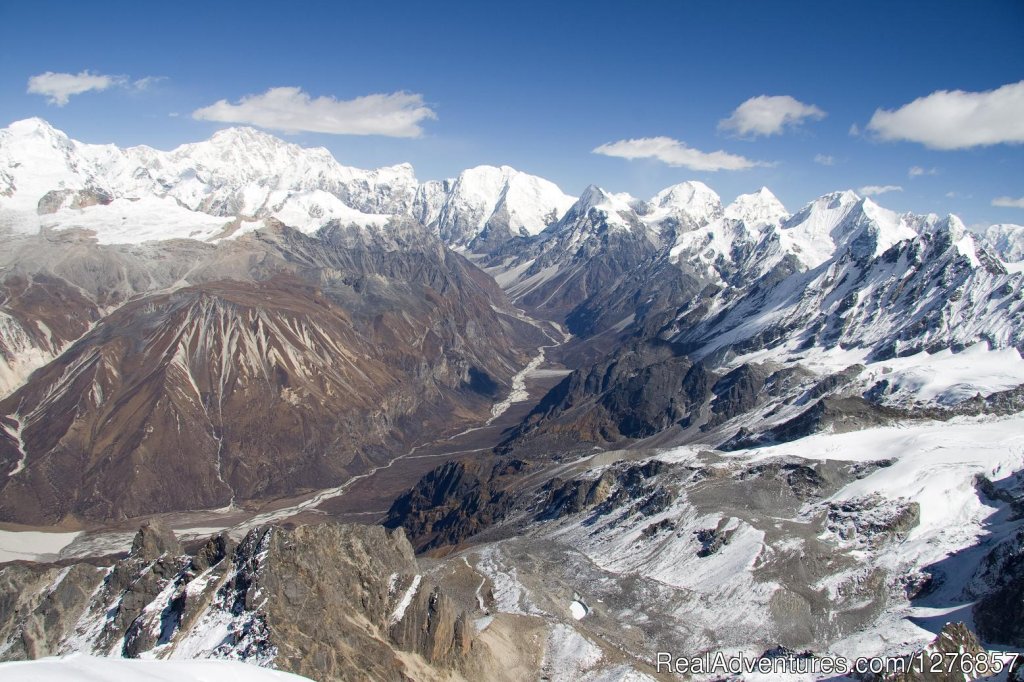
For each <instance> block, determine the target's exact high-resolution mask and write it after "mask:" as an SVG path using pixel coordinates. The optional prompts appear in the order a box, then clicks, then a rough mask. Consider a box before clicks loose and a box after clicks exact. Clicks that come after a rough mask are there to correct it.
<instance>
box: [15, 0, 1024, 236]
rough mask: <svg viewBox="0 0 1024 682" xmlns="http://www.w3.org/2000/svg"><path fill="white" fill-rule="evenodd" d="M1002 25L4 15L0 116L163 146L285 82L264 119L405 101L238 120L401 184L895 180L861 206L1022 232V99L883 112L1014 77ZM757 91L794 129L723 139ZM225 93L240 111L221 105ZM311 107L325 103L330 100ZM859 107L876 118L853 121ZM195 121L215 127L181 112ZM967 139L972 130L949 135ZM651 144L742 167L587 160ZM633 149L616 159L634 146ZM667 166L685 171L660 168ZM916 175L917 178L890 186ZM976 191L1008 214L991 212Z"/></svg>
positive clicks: (600, 13)
mask: <svg viewBox="0 0 1024 682" xmlns="http://www.w3.org/2000/svg"><path fill="white" fill-rule="evenodd" d="M1022 35H1024V2H1021V1H1020V0H1006V1H1004V2H995V1H993V2H985V1H980V2H934V1H932V2H891V0H890V1H889V2H845V3H838V2H836V3H832V2H722V1H719V2H645V3H624V2H620V3H613V2H594V1H591V2H586V3H572V2H563V3H551V2H548V3H541V2H529V1H528V2H517V3H501V4H499V3H486V2H464V3H445V2H430V3H424V2H407V3H406V2H378V3H327V2H323V3H318V2H309V3H287V4H286V3H258V2H248V3H227V2H224V3H215V2H204V3H187V2H179V3H162V4H161V5H156V4H152V3H140V2H130V3H127V2H126V3H120V2H106V3H81V2H60V3H55V2H46V1H37V2H32V3H13V2H5V3H3V4H2V5H0V125H6V124H7V123H9V122H10V121H13V120H17V119H20V118H25V117H28V116H41V117H43V118H46V119H47V120H49V121H50V122H51V123H53V124H54V125H55V126H57V127H58V128H61V129H63V130H65V131H66V132H67V133H68V134H69V135H71V136H72V137H74V138H76V139H80V140H83V141H87V142H114V143H117V144H119V145H131V144H149V145H152V146H155V147H159V148H170V147H173V146H175V145H177V144H180V143H183V142H188V141H195V140H199V139H204V138H206V137H208V136H209V135H210V134H211V133H212V132H213V131H215V130H216V129H218V128H220V127H225V126H227V125H230V124H229V123H227V122H224V120H226V119H229V118H231V117H235V118H240V117H241V118H245V117H246V116H249V115H250V114H252V112H253V111H257V112H258V110H259V109H260V107H261V106H266V105H267V101H265V100H264V99H263V98H264V95H267V93H268V91H270V90H271V89H272V88H282V87H289V88H295V89H296V90H294V91H288V92H286V93H283V95H282V91H279V92H278V95H281V96H282V97H284V105H288V104H289V102H293V103H294V102H297V103H298V104H299V105H302V103H303V101H306V102H307V103H308V100H303V99H302V98H303V97H306V96H308V97H309V98H311V99H312V100H314V101H315V100H316V99H317V98H321V97H324V98H334V100H338V101H340V102H342V107H343V108H344V107H346V106H348V105H344V104H343V103H344V102H345V101H349V100H356V99H357V98H361V97H366V96H368V95H373V94H386V95H393V94H394V93H406V95H404V96H399V97H405V98H406V99H385V100H383V101H376V100H357V102H356V104H355V105H353V106H354V108H355V109H357V110H358V111H362V112H363V115H364V118H365V116H367V115H368V116H371V118H372V116H373V115H374V111H375V110H374V107H377V106H383V107H385V109H388V111H390V113H391V114H394V115H395V116H397V117H398V118H395V119H394V120H392V119H380V120H383V121H384V123H381V125H382V126H383V127H382V128H381V130H379V131H376V132H384V133H386V134H371V135H355V134H329V133H324V132H309V131H305V132H302V131H298V132H292V133H285V132H282V130H280V129H273V128H274V125H275V124H274V123H273V120H271V119H267V118H265V117H264V118H258V119H256V120H259V121H264V122H267V121H269V124H268V125H267V126H265V127H269V128H271V129H272V130H271V132H274V133H275V134H280V135H282V136H283V137H285V138H286V139H289V140H292V141H295V142H298V143H300V144H303V145H323V146H326V147H328V148H329V149H330V150H331V151H332V152H333V153H334V154H335V156H336V157H337V158H338V159H339V161H341V162H342V163H345V164H349V165H354V166H361V167H375V166H380V165H385V164H391V163H398V162H402V161H409V162H411V163H412V164H413V165H414V166H415V167H416V170H417V175H418V176H419V177H420V178H421V179H433V178H442V177H450V176H452V175H454V174H456V173H457V172H458V171H459V170H460V169H462V168H466V167H469V166H473V165H477V164H482V163H489V164H508V165H511V166H514V167H516V168H519V169H521V170H524V171H528V172H531V173H535V174H537V175H541V176H544V177H547V178H549V179H551V180H553V181H555V182H557V183H558V184H559V185H560V186H562V188H563V189H564V190H565V191H567V192H569V193H573V194H575V193H579V192H580V191H581V190H582V189H583V188H584V187H585V186H586V185H588V184H590V183H596V184H599V185H601V186H603V187H605V188H607V189H610V190H613V191H628V192H630V193H632V194H634V195H637V196H641V197H647V196H650V195H651V194H653V193H654V192H655V191H657V190H658V189H660V188H662V187H664V186H667V185H669V184H673V183H675V182H680V181H682V180H687V179H699V180H702V181H704V182H706V183H708V184H709V185H710V186H711V187H712V188H714V189H715V190H716V191H718V192H719V193H720V194H721V195H722V196H723V198H724V199H725V200H727V201H728V200H731V199H732V198H733V197H734V196H735V195H736V194H739V193H741V192H749V191H754V190H756V189H757V188H759V187H760V186H762V185H767V186H768V187H769V188H771V189H772V190H773V191H774V192H775V193H776V194H777V195H778V196H779V197H780V198H781V199H782V200H783V202H784V203H786V205H787V207H788V208H789V209H790V210H796V209H797V208H798V207H799V206H800V205H801V204H803V203H805V202H806V201H808V200H810V199H812V198H813V197H815V196H818V195H820V194H822V193H825V192H828V191H831V190H835V189H845V188H854V189H858V188H861V187H865V186H876V187H885V186H896V187H900V188H902V189H901V190H890V191H889V192H887V193H885V194H883V195H880V196H878V197H877V200H878V201H879V203H881V204H882V205H884V206H888V207H890V208H894V209H897V210H913V211H916V212H928V211H934V212H937V213H946V212H955V213H958V214H960V215H961V216H962V217H963V218H964V220H965V221H966V222H968V223H969V224H971V223H993V222H1016V223H1024V201H1021V202H1019V203H1021V204H1022V205H1021V206H1019V207H1018V206H1014V205H1012V204H1013V203H1015V201H1016V200H1017V199H1024V145H1022V144H1021V141H1022V140H1024V136H1022V135H1021V133H1020V130H1019V128H1020V125H1018V124H1015V123H1014V120H1013V119H1014V118H1016V119H1019V120H1021V121H1024V108H1022V107H1021V101H1022V100H1021V97H1024V86H1021V88H1020V89H1019V90H1020V92H1019V93H1018V89H1005V90H1003V91H999V93H998V97H997V98H994V99H992V101H991V102H989V100H988V99H985V100H984V101H981V106H982V108H983V109H984V108H985V107H988V106H989V105H991V107H994V108H995V110H996V112H995V114H992V116H990V117H989V118H988V119H985V120H984V121H983V122H982V123H979V124H978V125H975V123H976V121H975V119H971V118H968V119H966V120H967V123H964V124H960V125H958V124H957V122H956V121H955V120H951V121H949V122H947V123H946V128H943V127H942V126H941V125H940V126H938V130H937V131H924V132H921V131H922V130H923V129H925V128H927V127H928V126H927V125H924V126H922V125H920V121H921V119H920V116H922V115H924V116H926V117H927V121H926V122H928V123H930V122H931V121H932V120H933V119H936V118H937V117H941V116H945V115H946V112H950V115H951V116H953V115H955V113H956V112H957V111H960V109H961V108H960V107H959V104H958V103H962V102H961V101H960V100H959V99H957V97H956V96H954V97H953V98H951V99H948V101H947V100H945V99H942V98H937V99H929V100H927V101H926V102H925V103H924V104H923V105H922V107H923V109H922V110H921V111H916V112H915V111H910V110H907V111H900V109H901V107H904V106H905V105H908V104H910V103H911V102H913V101H914V100H916V99H918V98H922V97H927V96H929V95H931V94H932V93H935V92H937V91H944V90H949V91H955V90H961V91H964V92H966V93H985V92H988V91H993V90H996V89H998V88H1001V87H1004V86H1013V85H1015V84H1017V83H1020V82H1021V81H1024V39H1022V38H1021V36H1022ZM83 71H88V72H89V73H90V74H91V75H92V76H108V77H110V78H111V79H112V80H110V81H108V82H107V86H106V87H105V89H102V90H95V89H94V90H90V91H83V92H81V93H79V94H70V95H66V102H64V103H63V104H62V105H61V103H59V102H57V101H55V96H54V94H53V92H55V90H54V88H58V89H59V88H60V87H66V84H64V85H62V83H63V82H62V81H61V82H59V83H57V84H56V85H55V84H54V81H53V79H52V78H51V79H49V80H45V79H44V80H42V81H38V82H37V86H36V87H35V89H36V90H37V92H36V93H31V92H28V90H29V89H30V88H29V79H30V78H32V77H33V76H40V75H43V74H47V73H48V72H49V73H51V74H65V73H66V74H73V75H76V76H77V75H81V74H82V72H83ZM144 79H145V80H144ZM140 81H142V82H140ZM47 92H48V93H50V94H46V93H47ZM66 92H67V91H66V90H65V93H66ZM39 93H43V94H39ZM289 93H290V94H289ZM763 95H767V96H772V97H775V98H780V97H783V96H785V97H787V98H792V100H788V99H787V100H781V99H773V100H770V101H769V102H768V104H769V105H771V106H773V107H774V106H776V105H785V104H787V103H788V104H789V105H792V106H796V107H797V109H796V110H795V111H797V114H798V115H796V117H795V118H791V119H780V120H789V124H788V125H782V126H779V125H775V126H774V128H775V129H774V130H773V129H772V128H773V124H772V123H771V122H769V123H767V124H764V123H763V124H762V127H761V128H760V129H754V128H750V127H749V125H748V126H747V127H743V125H734V126H733V127H732V128H729V127H728V126H726V127H723V124H722V123H721V122H722V121H723V120H725V119H729V117H730V116H731V115H733V112H734V111H735V110H736V109H737V107H740V105H741V104H743V103H744V102H746V101H747V100H749V99H751V98H754V97H758V96H763ZM409 96H412V97H411V98H410V97H409ZM244 97H254V98H256V99H254V100H252V101H250V103H249V106H246V107H241V108H240V107H239V102H240V101H241V100H242V98H244ZM972 97H973V96H970V95H965V96H964V98H962V99H963V101H965V102H967V101H969V102H975V100H974V99H971V98H972ZM58 99H59V96H58ZM996 99H998V101H996ZM222 100H224V102H223V103H222V105H221V106H219V107H216V106H215V105H216V103H218V102H221V101H222ZM940 100H941V101H940ZM979 101H980V100H979ZM794 102H795V105H794V104H793V103H794ZM314 103H315V102H314ZM323 103H324V104H325V107H326V109H325V110H331V111H333V109H331V106H333V104H332V103H333V100H325V101H324V102H323ZM792 106H791V107H790V108H791V109H792ZM395 107H397V108H398V111H397V112H396V111H394V109H395ZM800 107H803V108H802V109H800ZM351 108H352V107H349V108H346V109H345V111H347V112H349V113H351ZM879 109H882V110H886V111H892V112H898V114H897V115H896V116H895V117H893V118H892V120H890V121H889V122H888V123H886V124H885V125H882V124H881V123H880V124H879V125H878V126H876V127H874V128H871V129H868V127H869V122H871V121H872V117H873V116H874V115H875V112H876V110H879ZM200 111H206V112H207V113H206V114H205V116H206V118H207V119H211V118H212V119H220V120H200V119H197V118H196V116H195V115H194V113H195V112H200ZM316 111H317V108H316V107H315V106H314V107H312V108H311V109H309V110H308V111H306V113H305V114H304V118H302V121H303V123H301V124H300V125H299V127H306V128H316V127H317V126H316V125H307V124H308V123H309V121H310V117H315V116H316V115H317V114H316ZM358 111H357V113H358ZM417 111H418V112H420V114H417V113H416V112H417ZM424 111H426V112H427V113H428V114H430V113H432V115H433V117H430V116H424V115H422V113H423V112H424ZM367 112H369V113H367ZM808 112H810V113H809V114H808ZM278 113H280V112H278ZM385 113H387V112H385ZM1016 114H1019V116H1016ZM260 115H263V114H260ZM915 115H916V116H918V118H915ZM201 116H202V115H201ZM410 116H411V117H412V118H411V119H410V118H409V117H410ZM249 117H250V118H251V116H249ZM274 120H276V119H274ZM733 120H734V121H747V123H748V124H749V120H747V119H745V118H744V117H742V116H740V117H739V118H737V117H736V116H734V117H733ZM388 121H391V122H390V123H388ZM410 121H411V122H410ZM362 124H364V128H360V127H359V125H357V124H353V125H354V126H355V127H354V128H352V129H351V130H350V129H348V128H346V129H345V130H344V131H342V132H352V131H353V130H356V131H361V132H365V130H366V129H365V125H370V126H371V132H374V129H372V126H373V125H374V123H373V121H370V123H368V124H367V122H366V120H363V121H362ZM851 126H856V129H857V130H859V131H861V132H860V134H857V135H851ZM975 127H977V128H984V131H983V132H984V133H985V134H983V135H981V136H980V138H978V139H975V138H972V137H971V136H970V135H966V137H965V138H964V139H961V136H962V135H964V133H963V130H964V129H966V128H975ZM278 128H279V126H278ZM350 128H351V126H350ZM758 130H760V131H761V133H762V134H758ZM947 131H952V132H948V134H947ZM417 132H418V136H409V135H414V134H416V133H417ZM766 133H771V134H766ZM394 135H400V136H394ZM929 135H930V137H929ZM650 138H668V139H669V140H670V141H674V144H676V145H677V146H676V147H672V149H675V150H676V151H678V149H679V148H680V147H679V146H678V145H685V147H682V148H683V149H690V150H697V154H698V156H699V155H700V154H710V153H714V152H718V151H722V152H724V153H725V154H726V157H725V158H727V159H742V161H741V162H727V163H726V165H729V164H731V165H732V166H736V165H744V164H747V165H749V167H747V168H745V169H742V170H729V169H722V170H717V171H708V170H702V168H703V167H706V166H707V165H708V163H712V165H713V162H704V163H702V162H698V163H696V164H694V163H692V162H690V161H687V159H689V158H690V157H691V156H693V155H692V154H691V155H687V154H683V155H682V157H680V156H678V155H676V156H672V155H671V154H665V153H661V154H660V157H661V158H662V159H663V160H659V159H658V158H657V157H658V155H657V154H655V155H653V156H652V155H651V154H649V153H648V158H634V159H633V160H628V159H626V158H621V156H607V155H603V154H596V153H594V152H593V150H594V149H596V148H598V147H600V146H601V145H609V144H612V143H617V142H623V141H627V140H633V141H636V140H649V139H650ZM885 138H890V139H885ZM908 138H917V139H908ZM949 140H952V141H951V142H948V144H947V141H949ZM651 146H652V145H651V144H643V145H636V144H632V145H626V146H620V147H616V148H615V149H618V150H619V152H620V153H621V152H622V151H623V150H626V151H627V152H628V154H627V155H633V156H636V155H637V154H640V152H639V151H637V150H638V149H641V148H642V149H648V150H649V148H650V147H651ZM655 146H658V145H655ZM669 146H670V147H671V145H669ZM937 146H954V147H956V148H953V149H939V148H935V147H937ZM661 147H662V148H664V147H665V145H664V144H662V145H661ZM645 153H646V152H645ZM680 158H682V159H683V161H684V162H685V163H688V164H689V166H687V165H670V164H669V163H665V162H664V159H669V160H670V161H676V162H678V161H679V159H680ZM699 158H701V159H705V161H706V157H703V156H699ZM816 158H817V159H818V161H817V162H816V161H815V159H816ZM823 161H824V162H826V163H828V164H829V165H823V163H821V162H823ZM751 164H753V165H751ZM914 167H917V168H919V169H921V170H922V172H921V173H919V174H917V175H915V176H913V177H911V175H910V169H911V168H914ZM998 197H1003V198H1005V199H1008V200H1012V201H1002V202H999V203H1003V204H1011V205H1008V206H993V205H992V201H993V200H994V199H996V198H998Z"/></svg>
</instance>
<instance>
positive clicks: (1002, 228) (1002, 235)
mask: <svg viewBox="0 0 1024 682" xmlns="http://www.w3.org/2000/svg"><path fill="white" fill-rule="evenodd" d="M982 236H983V237H984V238H985V240H986V241H987V242H988V243H989V244H990V245H991V246H992V248H993V249H995V251H996V253H997V254H999V257H1000V258H1002V259H1003V260H1004V261H1006V262H1007V263H1020V262H1021V261H1024V225H1010V224H1005V223H1004V224H1001V225H992V226H990V227H988V228H987V229H986V230H985V231H984V233H983V234H982Z"/></svg>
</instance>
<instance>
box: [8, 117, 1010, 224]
mask: <svg viewBox="0 0 1024 682" xmlns="http://www.w3.org/2000/svg"><path fill="white" fill-rule="evenodd" d="M32 119H36V120H40V121H42V122H43V123H45V124H47V125H49V126H50V127H51V128H53V129H55V130H57V131H58V132H61V133H64V134H65V135H67V137H68V138H69V139H71V140H72V141H74V142H80V143H83V144H89V145H107V144H115V143H113V142H91V141H87V140H80V139H78V138H77V137H75V136H74V135H72V134H70V133H68V131H66V130H63V129H61V128H58V127H57V126H54V125H53V124H52V123H50V122H49V121H47V120H46V119H45V118H43V117H42V116H30V117H29V118H27V119H19V120H17V121H10V122H9V123H7V125H5V126H4V127H3V128H2V130H7V129H8V128H10V126H12V125H13V124H15V123H19V122H23V121H28V120H32ZM231 129H249V130H255V131H257V132H260V133H263V134H266V135H269V136H270V137H273V138H275V139H278V140H280V141H282V142H285V143H286V144H294V145H297V146H299V147H301V148H303V149H317V148H319V149H324V150H325V151H327V152H328V153H329V154H330V155H331V157H332V158H334V160H335V161H336V162H337V163H339V164H340V165H342V166H348V164H346V163H344V161H342V160H341V159H338V158H337V157H336V156H335V155H334V153H333V152H332V151H331V150H330V149H328V148H327V147H325V146H323V145H308V146H307V145H302V144H299V143H298V142H293V141H291V140H289V139H288V138H287V137H286V136H283V135H279V134H276V133H274V132H271V131H267V130H263V129H260V128H258V127H256V126H247V125H231V126H224V127H222V128H219V129H217V130H215V131H214V132H213V133H212V134H211V135H209V136H207V137H205V138H202V139H197V140H190V141H187V142H182V143H181V144H179V145H176V146H174V147H171V148H169V149H160V148H157V147H154V146H153V145H147V144H145V143H140V144H138V145H132V146H144V147H149V148H152V149H156V150H157V151H160V152H165V153H168V152H172V151H175V150H176V149H178V148H180V147H182V146H185V145H189V144H197V143H201V142H205V141H208V140H210V139H211V138H212V137H213V135H215V134H216V133H218V132H222V131H225V130H231ZM115 146H117V147H118V148H119V149H126V147H122V146H120V145H116V144H115ZM402 165H407V166H409V167H410V168H412V170H413V173H414V176H415V179H416V181H417V182H418V183H420V184H422V183H425V182H437V181H445V180H454V179H455V178H456V177H457V176H458V173H456V174H455V175H452V176H449V177H446V178H422V177H420V176H419V175H417V174H416V166H415V165H414V164H412V163H411V162H408V161H405V162H399V163H397V164H390V166H378V167H376V168H374V167H367V168H362V167H356V166H348V167H350V168H356V169H357V170H364V171H372V170H376V169H379V168H387V167H395V166H402ZM503 166H504V167H508V168H512V169H513V170H515V171H518V172H523V173H525V172H526V171H523V170H522V169H519V168H515V167H514V166H509V165H508V164H500V165H495V164H477V165H476V166H470V167H468V168H464V169H462V170H469V169H471V168H479V167H491V168H500V167H503ZM460 172H461V171H460ZM530 175H534V174H532V173H530ZM535 177H540V178H543V179H545V180H550V179H549V178H544V176H542V175H536V176H535ZM552 182H553V181H552ZM686 183H700V184H702V185H704V186H705V187H707V188H708V189H710V190H711V191H713V192H714V193H715V194H716V195H718V197H719V200H720V201H721V204H722V207H723V208H725V207H727V206H729V205H730V204H732V203H734V202H735V201H736V200H737V199H739V198H740V197H741V196H750V195H754V194H757V193H758V192H760V191H761V190H762V189H766V190H768V191H769V192H770V193H771V194H772V195H773V196H775V198H776V199H778V200H779V201H780V202H781V203H782V204H783V206H784V207H785V209H786V211H787V212H788V213H789V214H790V215H794V214H796V213H797V212H799V211H800V210H801V209H803V208H804V207H806V206H808V205H809V204H811V203H813V202H815V201H817V200H818V199H820V198H822V197H824V196H828V195H830V194H840V193H843V192H852V193H853V194H855V195H857V196H858V197H859V198H860V199H862V200H863V199H868V200H870V201H872V202H873V203H875V204H876V205H878V206H881V207H882V208H884V209H886V210H890V211H895V212H896V213H899V214H901V215H903V214H908V213H909V214H913V215H919V216H924V215H936V216H938V217H939V218H943V217H946V216H949V215H952V216H955V217H957V218H958V219H960V220H961V222H964V226H965V227H966V228H967V229H968V230H970V231H972V232H974V233H978V234H980V233H983V232H984V230H985V229H986V228H988V227H991V226H992V225H1014V226H1016V225H1020V226H1021V227H1024V220H1022V221H1021V223H1015V222H1013V221H1003V222H1002V223H989V224H984V225H978V224H973V225H972V224H968V223H967V222H966V221H964V220H963V218H962V217H961V216H960V215H959V214H957V213H956V212H946V213H941V212H937V211H924V212H914V211H897V210H896V209H891V208H889V207H888V206H886V205H885V200H884V197H883V198H881V199H880V198H879V197H876V196H872V195H870V194H866V193H864V192H862V191H861V190H862V189H863V188H856V187H836V188H833V189H831V190H828V191H826V192H824V193H822V194H819V195H816V196H813V197H810V198H808V199H806V200H804V201H800V202H798V203H795V204H792V205H790V204H787V202H785V201H783V200H782V199H781V198H779V197H778V195H777V194H776V193H775V191H774V190H773V189H772V188H771V187H769V186H767V185H761V186H760V187H757V188H753V189H751V190H749V191H744V192H740V193H739V194H737V195H735V196H732V198H731V199H728V200H727V199H726V197H728V196H731V195H723V194H721V193H720V192H718V190H717V189H716V188H715V187H714V184H713V182H712V183H709V182H705V181H704V180H700V179H697V178H684V179H681V180H679V181H678V182H675V183H673V184H671V185H666V186H665V187H661V188H659V189H658V190H657V191H656V192H654V193H652V194H651V195H648V196H635V195H632V194H630V193H629V192H624V191H620V190H619V189H618V188H616V187H607V186H602V185H599V184H597V183H590V184H589V185H587V186H586V187H584V188H583V190H582V191H580V192H576V193H574V192H566V194H568V195H570V196H572V197H573V198H575V199H579V198H580V196H581V195H582V194H583V192H585V191H586V190H587V189H588V188H589V187H591V186H593V187H597V188H599V189H600V190H602V191H604V192H606V193H609V194H614V195H622V194H629V195H630V196H631V198H633V199H636V200H641V201H646V202H650V201H651V200H653V199H654V197H655V195H656V194H657V193H658V192H660V191H662V190H665V189H668V188H670V187H674V186H676V185H681V184H686ZM555 184H556V185H557V183H555ZM558 187H559V189H561V190H562V191H563V192H565V188H564V187H561V186H560V185H559V186H558Z"/></svg>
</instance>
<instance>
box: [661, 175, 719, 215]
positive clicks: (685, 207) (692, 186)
mask: <svg viewBox="0 0 1024 682" xmlns="http://www.w3.org/2000/svg"><path fill="white" fill-rule="evenodd" d="M650 203H651V205H652V207H653V210H652V211H651V212H650V213H649V214H648V216H647V220H648V221H649V222H653V221H661V220H664V219H666V218H676V219H680V218H686V219H689V220H690V221H692V222H694V223H697V224H698V225H702V224H706V223H707V222H709V221H711V220H713V219H714V218H717V217H718V216H720V215H721V214H722V199H721V197H719V196H718V194H717V193H716V192H715V191H714V190H713V189H711V188H710V187H708V186H707V185H705V184H704V183H703V182H699V181H697V180H690V181H687V182H681V183H679V184H676V185H672V186H670V187H666V188H665V189H663V190H661V191H660V192H658V193H657V194H655V195H654V197H652V198H651V201H650Z"/></svg>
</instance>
